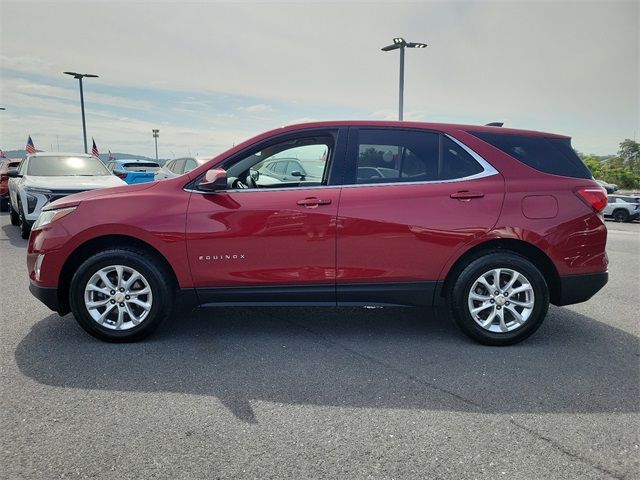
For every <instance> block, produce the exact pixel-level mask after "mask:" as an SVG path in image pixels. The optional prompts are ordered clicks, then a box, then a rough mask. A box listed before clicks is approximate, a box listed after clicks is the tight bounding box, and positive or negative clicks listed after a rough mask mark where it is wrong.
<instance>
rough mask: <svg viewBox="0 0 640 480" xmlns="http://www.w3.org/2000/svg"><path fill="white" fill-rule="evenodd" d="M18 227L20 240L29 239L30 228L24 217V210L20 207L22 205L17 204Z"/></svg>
mask: <svg viewBox="0 0 640 480" xmlns="http://www.w3.org/2000/svg"><path fill="white" fill-rule="evenodd" d="M18 226H19V227H20V235H21V236H22V238H24V239H27V238H29V234H30V233H31V227H30V226H29V223H28V222H27V219H26V218H25V216H24V208H23V207H22V203H20V202H19V203H18Z"/></svg>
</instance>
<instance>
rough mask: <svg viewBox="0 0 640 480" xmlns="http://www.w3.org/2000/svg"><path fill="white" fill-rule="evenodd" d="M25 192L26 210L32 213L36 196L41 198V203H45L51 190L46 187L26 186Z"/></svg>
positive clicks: (49, 197) (36, 202) (49, 196)
mask: <svg viewBox="0 0 640 480" xmlns="http://www.w3.org/2000/svg"><path fill="white" fill-rule="evenodd" d="M25 193H26V195H27V211H28V212H29V213H33V212H34V210H35V209H36V205H37V204H38V198H43V200H44V201H43V202H42V204H43V205H46V204H47V203H49V200H50V199H51V195H52V193H53V192H52V191H51V190H48V189H46V188H34V187H27V188H25Z"/></svg>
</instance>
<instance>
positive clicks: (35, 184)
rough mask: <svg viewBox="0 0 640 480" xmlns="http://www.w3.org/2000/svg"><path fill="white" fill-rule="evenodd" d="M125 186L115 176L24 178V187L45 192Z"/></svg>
mask: <svg viewBox="0 0 640 480" xmlns="http://www.w3.org/2000/svg"><path fill="white" fill-rule="evenodd" d="M120 185H126V183H125V182H124V181H123V180H121V179H119V178H118V177H116V176H115V175H95V176H86V177H83V176H68V177H67V176H59V177H36V176H29V177H27V178H25V182H24V186H25V187H27V188H29V187H31V188H43V189H46V190H93V189H96V188H108V187H117V186H120Z"/></svg>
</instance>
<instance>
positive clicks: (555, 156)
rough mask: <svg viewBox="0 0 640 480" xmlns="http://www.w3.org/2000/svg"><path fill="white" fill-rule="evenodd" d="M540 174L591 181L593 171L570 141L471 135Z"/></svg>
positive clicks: (478, 133) (474, 133) (518, 136)
mask: <svg viewBox="0 0 640 480" xmlns="http://www.w3.org/2000/svg"><path fill="white" fill-rule="evenodd" d="M469 133H471V134H472V135H474V136H476V137H478V138H479V139H480V140H483V141H485V142H487V143H488V144H490V145H492V146H494V147H496V148H498V149H500V150H502V151H503V152H505V153H507V154H509V155H511V156H512V157H513V158H515V159H516V160H519V161H520V162H522V163H524V164H525V165H528V166H529V167H531V168H535V169H536V170H538V171H540V172H545V173H551V174H553V175H560V176H563V177H573V178H591V172H590V171H589V169H588V168H587V167H586V165H585V164H584V163H582V160H580V157H578V155H577V154H576V152H575V151H574V150H573V148H571V140H570V139H568V138H546V137H538V136H536V137H533V136H529V135H512V134H506V133H487V132H469Z"/></svg>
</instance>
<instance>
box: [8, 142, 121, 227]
mask: <svg viewBox="0 0 640 480" xmlns="http://www.w3.org/2000/svg"><path fill="white" fill-rule="evenodd" d="M8 176H9V177H10V178H9V205H10V211H11V223H12V224H13V225H19V226H20V233H21V234H22V238H29V232H30V231H31V225H33V222H35V221H36V219H37V218H38V215H40V210H41V209H42V207H44V206H45V205H46V204H48V203H49V202H53V201H54V200H58V199H59V198H62V197H65V196H67V195H71V194H72V193H78V192H84V191H85V190H95V189H97V188H106V187H117V186H120V185H126V183H125V182H124V181H122V180H121V179H119V178H118V177H116V176H115V175H112V174H111V173H110V172H109V170H107V168H106V167H105V166H104V164H103V163H102V162H101V161H100V159H98V158H96V157H93V156H91V155H86V154H76V153H58V152H55V153H54V152H39V153H34V154H32V155H27V156H26V157H25V158H24V159H23V160H22V162H21V163H20V166H19V167H18V169H17V170H16V171H15V172H10V173H9V174H8Z"/></svg>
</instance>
